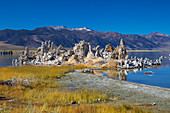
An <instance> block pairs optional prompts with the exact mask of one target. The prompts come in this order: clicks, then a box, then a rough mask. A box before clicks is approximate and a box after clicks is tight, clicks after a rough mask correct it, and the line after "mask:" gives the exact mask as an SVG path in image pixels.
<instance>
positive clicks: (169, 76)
mask: <svg viewBox="0 0 170 113" xmlns="http://www.w3.org/2000/svg"><path fill="white" fill-rule="evenodd" d="M128 54H129V55H130V56H137V57H139V58H140V57H143V58H144V57H147V58H149V59H156V58H159V57H160V56H164V59H163V61H162V64H161V65H159V66H155V67H150V68H147V69H142V68H139V69H138V68H136V69H126V70H125V69H124V70H117V69H109V70H94V74H96V75H103V73H104V74H105V75H106V76H107V77H112V78H113V79H118V80H125V81H130V82H136V83H142V84H147V85H154V86H160V87H166V88H170V60H169V59H170V56H169V54H170V52H131V53H128ZM148 72H149V73H150V74H147V73H148Z"/></svg>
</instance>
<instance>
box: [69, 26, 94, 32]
mask: <svg viewBox="0 0 170 113" xmlns="http://www.w3.org/2000/svg"><path fill="white" fill-rule="evenodd" d="M72 29H73V30H76V31H92V30H91V29H88V28H86V27H81V28H72Z"/></svg>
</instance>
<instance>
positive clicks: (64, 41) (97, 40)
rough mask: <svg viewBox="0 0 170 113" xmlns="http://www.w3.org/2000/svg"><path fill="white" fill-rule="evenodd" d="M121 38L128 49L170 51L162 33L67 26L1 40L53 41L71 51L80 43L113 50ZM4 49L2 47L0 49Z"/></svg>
mask: <svg viewBox="0 0 170 113" xmlns="http://www.w3.org/2000/svg"><path fill="white" fill-rule="evenodd" d="M120 39H123V40H124V41H125V42H126V47H127V49H161V48H164V49H169V50H170V36H169V35H165V34H160V33H151V34H149V35H137V34H120V33H117V32H101V31H94V30H91V29H88V28H86V27H82V28H68V27H65V26H49V27H42V28H36V29H34V30H24V29H23V30H11V29H6V30H1V31H0V41H3V42H5V43H6V44H7V45H9V44H11V45H17V46H28V47H31V48H36V47H39V46H40V44H41V42H42V41H48V40H51V41H53V42H54V44H55V46H59V45H63V46H64V47H67V48H71V47H73V46H74V44H75V43H78V42H79V41H80V40H85V41H86V42H90V43H91V44H92V45H93V46H97V45H100V47H102V48H104V47H105V45H107V44H109V43H111V44H112V45H113V47H116V46H117V45H119V42H120ZM0 49H1V48H0Z"/></svg>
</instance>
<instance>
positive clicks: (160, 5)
mask: <svg viewBox="0 0 170 113" xmlns="http://www.w3.org/2000/svg"><path fill="white" fill-rule="evenodd" d="M60 25H65V26H67V27H70V28H74V27H84V26H85V27H87V28H91V29H93V30H97V31H115V32H119V33H124V34H149V33H151V32H160V33H164V34H168V35H170V0H0V30H3V29H16V30H18V29H30V30H31V29H34V28H36V27H44V26H60Z"/></svg>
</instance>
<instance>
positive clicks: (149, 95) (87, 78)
mask: <svg viewBox="0 0 170 113" xmlns="http://www.w3.org/2000/svg"><path fill="white" fill-rule="evenodd" d="M67 75H70V76H66V77H63V78H62V79H61V80H58V82H59V83H60V84H71V85H73V86H75V87H79V88H88V89H89V88H90V89H97V90H104V91H106V92H107V93H111V94H113V95H115V96H117V97H119V98H120V99H118V100H115V101H116V102H115V103H116V104H122V103H128V104H130V105H137V106H142V107H147V108H148V109H152V110H154V111H155V112H170V89H169V88H161V87H156V86H150V85H144V84H138V83H132V82H127V81H120V80H115V79H112V78H109V77H107V76H99V75H94V74H87V73H81V70H76V71H74V72H70V73H68V74H67ZM151 103H156V105H155V106H150V104H151Z"/></svg>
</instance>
